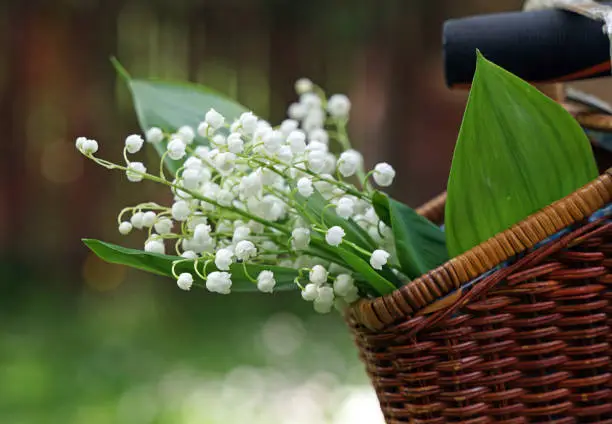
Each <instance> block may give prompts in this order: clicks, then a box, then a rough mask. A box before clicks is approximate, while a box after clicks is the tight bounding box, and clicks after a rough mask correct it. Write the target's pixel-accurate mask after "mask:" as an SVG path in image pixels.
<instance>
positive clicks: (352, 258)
mask: <svg viewBox="0 0 612 424" xmlns="http://www.w3.org/2000/svg"><path fill="white" fill-rule="evenodd" d="M338 255H339V256H340V257H341V258H342V259H344V261H345V262H346V263H347V264H348V266H350V267H351V268H352V269H353V270H354V271H355V272H358V273H359V274H361V276H362V277H363V278H364V279H365V280H366V282H367V283H368V285H369V286H370V287H372V289H374V291H375V292H376V293H377V294H379V295H380V296H383V295H385V294H389V293H391V292H392V291H394V290H395V289H396V287H395V286H394V285H393V283H391V282H390V281H389V280H387V279H386V278H384V277H383V276H382V275H380V274H379V273H378V272H376V270H374V268H372V267H371V266H370V264H369V263H367V262H366V261H365V260H363V259H361V258H360V257H359V256H357V255H355V254H354V253H352V252H349V251H348V250H346V249H343V248H338Z"/></svg>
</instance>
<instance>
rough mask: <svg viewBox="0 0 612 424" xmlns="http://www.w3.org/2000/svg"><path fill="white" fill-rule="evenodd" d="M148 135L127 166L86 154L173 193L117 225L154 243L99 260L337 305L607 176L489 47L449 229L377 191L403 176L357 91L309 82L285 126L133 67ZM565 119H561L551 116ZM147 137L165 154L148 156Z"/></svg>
mask: <svg viewBox="0 0 612 424" xmlns="http://www.w3.org/2000/svg"><path fill="white" fill-rule="evenodd" d="M118 67H119V65H118ZM119 69H120V71H121V72H120V73H121V75H122V76H123V77H124V78H125V79H126V81H127V83H128V85H129V87H130V89H131V91H132V94H133V98H134V102H135V106H136V111H137V113H138V117H139V120H140V124H141V126H142V130H143V134H144V136H142V135H139V134H133V135H129V136H128V137H127V138H126V139H125V143H124V147H123V151H124V155H123V157H124V162H125V163H122V164H116V163H111V162H109V161H107V160H104V159H101V158H100V157H98V155H97V154H98V143H97V142H96V141H94V140H91V139H88V138H84V137H79V138H78V139H77V140H76V146H77V148H78V150H79V151H80V152H81V153H83V154H84V155H85V156H86V157H88V158H89V159H91V160H93V161H94V162H96V163H97V164H99V165H101V166H104V167H106V168H108V169H113V170H118V171H121V172H122V173H124V175H125V178H126V179H127V180H128V181H130V182H132V183H142V182H154V183H157V184H159V185H160V186H161V187H162V188H163V189H164V190H169V191H170V192H171V193H172V198H173V202H172V203H171V204H164V205H162V204H158V203H156V202H151V201H146V202H141V203H136V204H134V205H133V206H129V207H126V208H125V209H123V210H122V211H121V212H120V213H119V216H118V222H117V224H118V230H119V232H120V233H121V234H124V235H128V234H130V233H131V232H134V231H136V230H139V231H142V232H143V235H142V240H143V246H144V248H143V249H142V250H141V249H128V248H124V247H120V246H115V245H111V244H109V243H105V242H101V241H97V240H91V239H87V240H85V243H86V244H87V245H88V246H89V247H90V248H91V249H92V250H93V251H94V252H95V253H96V254H97V255H98V256H100V257H101V258H103V259H105V260H107V261H110V262H114V263H121V264H125V265H129V266H132V267H135V268H139V269H142V270H145V271H149V272H152V273H156V274H161V275H166V276H169V277H173V278H174V279H175V280H176V283H177V285H178V287H180V288H181V289H183V290H190V289H191V287H192V286H194V285H195V286H203V287H206V289H208V290H209V291H211V292H216V293H221V294H228V293H230V292H231V291H245V290H254V291H255V290H258V291H260V292H264V293H274V292H275V291H278V290H284V289H297V290H299V292H300V293H301V296H302V298H303V299H304V300H306V301H310V302H313V304H314V309H315V310H316V311H318V312H321V313H325V312H329V311H330V310H332V308H333V307H334V306H336V307H337V308H343V307H345V306H346V305H347V304H350V303H352V302H355V301H357V300H358V299H359V298H360V297H374V296H381V295H385V294H388V293H390V292H392V291H394V290H395V289H396V288H398V287H400V286H402V285H404V284H406V283H407V282H409V281H411V280H412V279H414V278H417V277H419V276H421V275H423V274H424V273H426V272H428V271H429V270H431V269H433V268H435V267H437V266H438V265H441V264H442V263H444V262H445V261H447V260H448V259H449V256H450V257H453V256H456V255H458V254H460V253H462V252H464V251H466V250H468V249H470V248H471V247H473V246H475V245H477V244H479V243H480V242H482V241H484V240H486V239H488V238H489V237H491V236H493V235H494V234H496V233H497V232H499V231H501V230H503V229H505V228H508V227H509V226H510V225H512V224H514V223H516V222H518V221H520V220H521V219H523V218H525V217H526V216H528V215H529V214H531V213H533V212H535V211H537V210H538V209H540V208H542V207H544V206H546V205H548V204H549V203H551V202H552V201H554V200H557V199H559V198H561V197H563V196H565V195H567V194H569V193H571V192H572V191H574V190H575V189H577V188H578V187H580V186H582V185H584V184H585V183H587V182H589V181H590V180H591V179H593V178H594V177H595V176H596V175H597V170H596V168H595V164H594V161H593V157H592V153H591V151H590V147H589V143H588V140H587V139H586V137H585V136H584V133H583V132H582V130H581V129H580V127H579V126H578V124H577V123H576V122H575V121H574V120H573V119H572V118H571V116H570V115H569V114H567V112H565V110H563V108H562V107H561V106H559V105H558V104H556V103H555V102H553V101H552V100H550V99H548V98H546V97H545V96H543V95H542V94H540V93H539V92H537V91H536V90H535V89H533V88H532V87H531V86H529V85H528V84H527V83H525V82H523V81H521V80H520V79H518V78H517V77H515V76H513V75H511V74H509V73H508V72H506V71H504V70H503V69H501V68H499V67H497V66H496V65H494V64H492V63H491V62H488V61H486V60H485V59H484V58H483V57H479V60H478V68H477V73H476V76H475V79H474V85H473V88H472V93H471V96H470V100H469V102H468V107H467V110H466V114H465V117H464V122H463V125H462V128H461V133H460V137H459V141H458V144H457V148H456V151H455V156H454V159H453V165H452V169H451V176H450V179H449V185H448V202H447V206H446V222H445V223H446V226H445V227H446V233H445V232H444V231H443V230H442V229H441V228H440V227H438V226H436V225H434V224H433V223H431V222H430V221H428V220H427V219H425V218H423V217H421V216H420V215H418V214H417V213H416V212H415V211H414V210H412V209H411V208H409V207H408V206H406V205H404V204H402V203H400V202H398V201H395V200H393V199H391V198H390V197H388V196H387V195H385V194H383V193H382V192H380V191H378V189H379V188H387V187H389V186H390V185H391V184H392V182H393V180H394V178H395V175H396V172H395V170H394V168H393V167H392V166H391V165H389V164H387V163H379V164H377V165H376V166H374V167H373V169H366V168H365V167H364V160H363V157H362V156H361V154H360V153H359V152H357V151H356V150H354V149H353V148H352V146H351V142H350V139H349V136H348V133H347V123H348V121H349V116H350V109H351V103H350V101H349V99H348V98H347V97H346V96H344V95H342V94H334V95H332V96H329V97H328V96H327V95H326V94H325V93H324V92H323V90H322V89H321V88H320V87H318V86H316V85H314V84H313V83H312V82H311V81H310V80H308V79H300V80H298V81H297V83H296V85H295V88H296V92H297V94H298V95H299V100H298V101H297V102H296V103H293V104H291V105H290V106H289V108H288V119H286V120H284V121H283V122H281V123H280V125H273V124H271V123H269V122H267V121H266V120H265V119H263V118H262V117H260V116H257V114H256V113H254V112H251V111H249V110H247V109H246V108H244V107H243V106H241V105H239V104H237V103H235V102H234V101H232V100H230V99H227V98H225V97H223V96H222V95H220V94H218V93H215V92H213V91H211V90H209V89H207V88H205V87H201V86H191V85H185V84H170V83H163V82H155V81H145V80H135V79H131V78H130V77H129V76H128V75H127V73H126V72H125V71H124V70H122V69H121V68H120V67H119ZM553 122H554V125H551V123H553ZM145 144H148V145H151V146H153V147H154V148H155V149H156V150H157V151H158V152H159V154H160V157H161V159H160V162H159V163H148V164H144V163H142V162H141V161H139V159H138V154H139V152H140V151H141V150H142V148H143V146H144V145H145Z"/></svg>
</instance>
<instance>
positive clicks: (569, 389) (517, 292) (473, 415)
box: [347, 174, 612, 424]
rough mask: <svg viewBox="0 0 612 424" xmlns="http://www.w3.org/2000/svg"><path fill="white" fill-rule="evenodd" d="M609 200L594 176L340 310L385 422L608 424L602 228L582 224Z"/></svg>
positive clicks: (610, 233) (611, 366) (608, 307)
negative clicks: (469, 246)
mask: <svg viewBox="0 0 612 424" xmlns="http://www.w3.org/2000/svg"><path fill="white" fill-rule="evenodd" d="M611 194H612V178H611V177H610V175H608V174H605V175H603V176H602V177H600V178H599V179H598V180H597V181H595V182H593V183H591V184H589V185H588V186H586V187H584V188H582V189H580V190H578V191H577V192H576V193H574V194H572V195H570V196H568V197H566V198H565V199H563V200H561V201H559V202H556V203H555V204H553V205H551V206H549V207H547V208H545V209H544V210H543V211H541V212H538V213H536V214H534V215H532V216H531V217H530V218H528V219H527V220H525V221H524V222H522V223H520V224H518V225H516V226H514V227H512V228H511V229H509V230H507V231H505V232H503V233H501V234H499V235H497V236H496V237H494V238H492V239H490V240H488V241H487V242H485V243H483V244H481V245H480V246H478V247H477V248H475V249H473V250H471V251H469V252H466V253H465V254H463V255H461V256H459V257H457V258H455V259H453V260H451V261H449V262H448V263H446V264H444V265H443V266H441V267H440V268H438V269H436V270H434V271H432V272H430V273H429V274H428V275H425V276H423V277H421V278H419V279H417V280H415V281H413V282H411V283H410V284H408V285H406V286H404V287H402V288H401V289H398V290H396V291H395V292H394V293H392V294H390V295H388V296H385V297H382V298H378V299H372V300H366V301H363V302H361V303H359V304H358V305H357V306H355V307H353V308H352V309H351V310H349V312H348V313H347V322H348V323H349V326H350V327H351V328H352V330H353V333H354V336H355V341H356V343H357V346H358V347H359V351H360V355H361V357H362V359H363V361H364V362H365V363H366V369H367V372H368V374H369V376H370V378H371V380H372V383H373V385H374V387H375V389H376V392H377V394H378V398H379V401H380V404H381V407H382V409H383V413H384V415H385V418H386V420H387V423H389V424H400V423H415V424H417V423H423V424H425V423H427V424H434V423H435V424H438V423H450V422H453V423H470V424H480V423H493V422H496V423H541V422H547V423H575V422H584V423H612V388H611V387H612V359H611V356H612V349H611V345H612V344H611V342H612V332H611V331H610V328H611V326H612V303H611V301H612V291H611V290H610V287H612V274H611V270H612V223H610V222H609V221H608V220H606V219H599V220H596V221H593V222H587V221H585V218H587V217H589V216H590V215H592V214H593V213H594V212H595V211H597V210H598V209H600V208H602V207H603V206H605V205H607V204H609V203H610V200H611V197H612V196H611ZM440 199H441V198H439V199H438V200H437V203H435V204H434V205H430V207H426V208H424V209H422V210H421V212H423V213H424V214H426V215H429V216H430V217H434V216H437V218H438V219H439V218H441V213H440V210H441V206H440V205H443V199H442V200H440ZM436 205H437V206H436ZM566 227H570V230H569V231H568V232H566V233H565V234H563V235H562V236H560V237H557V238H554V239H551V241H549V242H547V243H545V244H541V243H540V242H541V241H542V240H545V239H547V238H549V237H550V236H551V235H553V234H555V233H557V232H558V231H560V230H561V229H563V228H566ZM538 243H540V244H538ZM536 245H537V246H536ZM534 246H536V247H535V248H533V247H534ZM517 254H520V255H519V256H517V259H516V260H514V262H512V263H510V264H509V265H508V266H504V267H502V268H499V269H497V270H495V271H493V272H489V273H487V274H485V275H484V277H482V278H480V279H477V280H476V281H475V282H473V284H472V285H471V286H469V287H466V286H465V284H466V283H468V282H470V281H472V280H473V279H474V278H475V277H477V276H478V275H481V274H483V273H484V272H486V271H489V270H491V269H493V268H494V267H495V266H497V265H498V264H500V263H502V262H503V261H505V260H506V259H508V258H511V257H515V256H516V255H517ZM459 287H461V289H459V290H457V289H458V288H459ZM449 293H452V294H451V295H449V296H447V297H445V295H447V294H449Z"/></svg>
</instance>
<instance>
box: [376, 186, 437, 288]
mask: <svg viewBox="0 0 612 424" xmlns="http://www.w3.org/2000/svg"><path fill="white" fill-rule="evenodd" d="M372 200H373V203H374V208H375V209H376V212H377V213H380V214H382V215H383V216H385V217H386V218H387V219H388V222H389V223H388V224H387V222H385V223H386V224H387V225H389V226H390V227H391V229H392V231H393V236H394V238H395V250H396V252H397V258H398V260H399V262H400V265H401V266H402V272H403V273H404V274H406V276H408V277H409V278H411V279H414V278H418V277H420V276H421V275H423V274H426V273H427V272H429V271H431V270H432V269H434V268H436V267H438V266H440V265H442V264H443V263H444V262H446V261H447V260H448V252H447V251H446V239H445V236H444V232H443V231H442V230H441V229H440V228H439V227H437V226H436V225H434V224H433V223H431V222H430V221H429V220H428V219H427V218H424V217H422V216H421V215H419V214H418V213H416V212H415V211H414V210H413V209H411V208H409V207H408V206H406V205H404V204H403V203H400V202H398V201H396V200H393V199H391V198H389V197H388V196H386V195H385V194H383V193H380V192H376V193H374V195H373V197H372ZM379 218H381V220H383V222H384V221H385V220H384V219H383V218H382V217H381V215H379Z"/></svg>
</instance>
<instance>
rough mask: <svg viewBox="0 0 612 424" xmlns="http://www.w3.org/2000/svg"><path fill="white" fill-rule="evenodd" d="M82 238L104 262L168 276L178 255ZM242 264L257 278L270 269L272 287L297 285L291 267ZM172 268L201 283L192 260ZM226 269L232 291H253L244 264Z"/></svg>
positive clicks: (213, 269) (208, 267)
mask: <svg viewBox="0 0 612 424" xmlns="http://www.w3.org/2000/svg"><path fill="white" fill-rule="evenodd" d="M83 242H84V243H85V244H86V245H87V247H89V248H90V249H91V250H92V251H93V252H94V253H95V254H96V255H97V256H98V257H99V258H100V259H103V260H105V261H106V262H110V263H113V264H120V265H127V266H129V267H132V268H136V269H140V270H143V271H147V272H151V273H154V274H158V275H163V276H166V277H170V278H173V276H172V262H173V261H175V260H177V259H182V258H180V257H178V256H170V255H160V254H158V253H148V252H144V251H142V250H137V249H129V248H127V247H122V246H117V245H115V244H111V243H106V242H104V241H100V240H93V239H83ZM246 268H247V272H248V273H249V275H250V276H251V277H253V278H257V275H258V274H259V273H260V272H261V271H264V270H269V271H272V272H273V273H274V278H275V279H276V286H275V288H274V290H275V291H278V290H290V289H296V288H297V286H296V285H295V283H294V279H295V277H297V275H298V273H297V271H296V270H295V269H292V268H284V267H279V266H270V265H252V264H249V265H247V266H246ZM199 269H200V270H201V269H202V268H201V267H200V268H199ZM216 270H217V269H216V268H215V266H214V264H212V263H211V264H209V265H208V266H207V267H206V272H208V273H210V272H212V271H216ZM176 271H177V272H178V273H180V272H190V273H191V274H192V275H193V277H194V280H195V281H196V283H197V282H199V283H203V281H202V280H201V279H200V278H199V277H198V276H197V275H196V274H195V273H194V272H193V262H184V263H181V264H178V265H177V267H176ZM229 272H230V273H231V274H232V291H235V292H241V291H242V292H247V291H251V292H254V291H257V286H256V285H255V284H254V283H252V282H251V281H250V280H249V279H248V278H247V277H246V275H245V273H244V266H243V265H242V264H233V265H231V266H230V271H229Z"/></svg>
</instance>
